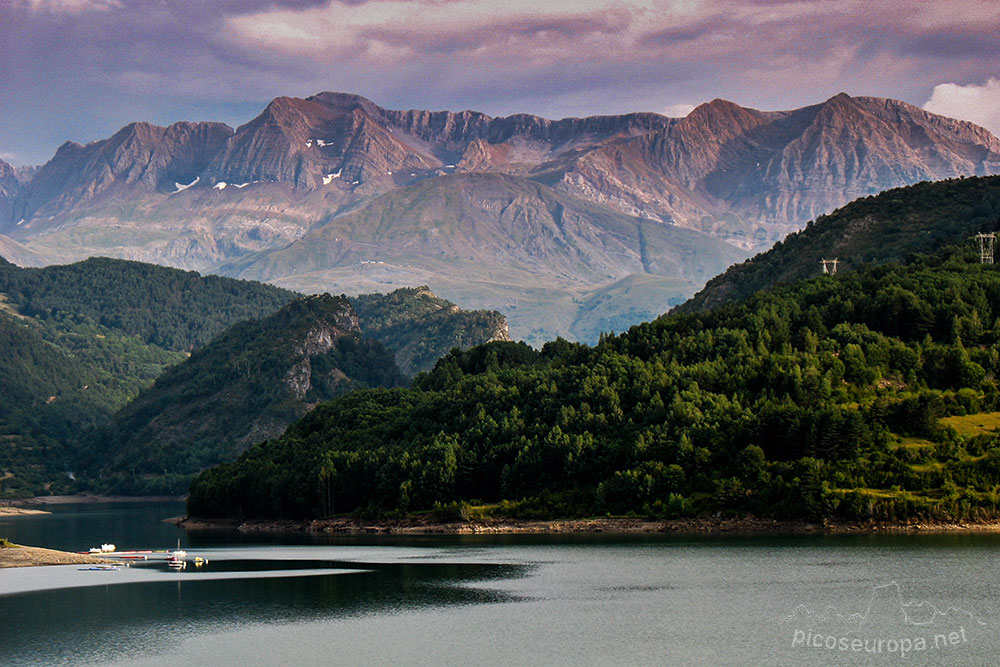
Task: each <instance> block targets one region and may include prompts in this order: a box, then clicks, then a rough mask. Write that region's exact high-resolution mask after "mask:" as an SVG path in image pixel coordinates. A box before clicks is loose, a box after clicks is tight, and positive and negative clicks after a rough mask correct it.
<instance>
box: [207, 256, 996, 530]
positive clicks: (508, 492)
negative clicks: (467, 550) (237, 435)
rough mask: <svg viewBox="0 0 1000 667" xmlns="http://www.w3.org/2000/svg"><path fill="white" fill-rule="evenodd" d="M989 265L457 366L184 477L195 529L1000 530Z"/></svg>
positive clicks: (882, 268) (824, 284)
mask: <svg viewBox="0 0 1000 667" xmlns="http://www.w3.org/2000/svg"><path fill="white" fill-rule="evenodd" d="M998 344H1000V268H998V267H997V266H994V265H982V264H980V263H979V256H978V252H977V251H976V249H975V248H973V247H972V245H971V243H965V244H963V245H960V246H953V247H949V248H946V249H944V250H941V251H940V252H937V253H935V254H933V255H913V256H911V257H910V258H909V259H908V261H906V262H904V263H887V264H882V265H878V266H870V267H867V268H862V269H860V270H857V271H852V272H845V273H840V274H838V275H836V276H820V277H816V278H813V279H811V280H806V281H801V282H798V283H795V284H793V285H787V286H782V287H779V288H776V289H773V290H771V291H767V292H761V293H758V294H755V295H753V296H751V297H750V298H749V299H747V300H745V301H742V302H739V303H728V304H726V305H723V306H721V307H718V308H715V309H713V310H708V311H704V312H698V313H690V314H671V315H667V316H664V317H661V318H660V319H658V320H656V321H654V322H651V323H647V324H642V325H640V326H636V327H633V328H631V329H630V330H629V331H628V332H626V333H624V334H622V335H618V336H606V337H604V338H603V339H602V340H601V341H600V343H599V344H598V345H596V346H595V347H593V348H589V347H586V346H583V345H578V344H572V343H568V342H566V341H562V340H557V341H555V342H552V343H549V344H547V345H545V346H544V347H543V348H542V349H541V350H540V351H535V350H533V349H531V348H529V347H528V346H526V345H523V344H517V343H502V342H497V343H490V344H487V345H483V346H479V347H476V348H473V349H471V350H468V351H465V352H460V351H453V352H452V353H450V354H449V355H447V356H446V357H444V358H442V359H441V360H440V361H439V362H438V363H437V365H436V366H435V368H434V369H433V371H431V372H428V373H424V374H421V375H419V376H417V377H416V379H415V380H414V381H413V386H412V387H411V388H410V389H379V390H362V391H357V392H354V393H352V394H349V395H347V396H344V397H341V398H339V399H336V400H333V401H330V402H327V403H324V404H322V405H320V406H319V407H317V408H316V409H315V410H313V411H312V412H311V413H309V414H308V415H306V416H305V417H304V418H303V419H302V420H300V421H299V422H298V423H297V424H295V425H293V426H292V427H290V428H289V429H288V431H287V432H286V433H285V435H284V436H283V437H281V438H279V439H277V440H273V441H269V442H265V443H262V444H259V445H257V446H255V447H253V448H252V449H250V450H249V451H247V452H246V453H245V454H243V455H242V456H241V457H240V459H239V460H238V461H236V462H235V463H230V464H225V465H222V466H219V467H218V468H215V469H212V470H208V471H206V472H204V473H202V474H201V475H199V476H198V477H197V478H196V479H195V481H194V483H193V484H192V486H191V495H190V497H189V501H188V502H189V511H190V513H191V514H192V515H194V516H225V517H243V518H245V517H254V518H256V517H270V518H314V517H322V516H326V515H332V514H342V513H352V512H353V513H360V514H363V515H370V516H382V517H391V516H398V515H400V514H402V513H408V512H409V513H412V512H420V511H432V512H437V513H439V514H441V515H442V516H444V515H455V516H464V517H469V516H476V515H480V516H489V515H496V516H509V517H519V518H556V517H569V516H595V515H605V514H613V515H618V514H629V513H632V514H638V515H643V516H649V517H654V518H671V517H684V516H692V515H702V514H713V515H715V514H722V515H735V516H742V515H746V514H753V515H758V516H771V517H777V518H781V519H808V520H823V519H837V520H848V521H858V520H870V519H875V520H889V521H897V520H914V519H928V520H950V521H957V520H975V519H983V518H996V517H1000V442H998V439H997V435H996V433H995V431H994V429H995V428H996V427H997V426H1000V389H998V384H997V378H998V377H1000V354H998V350H1000V348H998Z"/></svg>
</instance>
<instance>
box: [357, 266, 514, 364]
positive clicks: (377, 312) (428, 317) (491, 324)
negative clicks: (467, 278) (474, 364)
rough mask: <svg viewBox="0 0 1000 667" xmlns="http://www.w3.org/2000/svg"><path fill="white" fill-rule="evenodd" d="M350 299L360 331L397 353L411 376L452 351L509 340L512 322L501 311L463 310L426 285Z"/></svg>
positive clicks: (399, 362)
mask: <svg viewBox="0 0 1000 667" xmlns="http://www.w3.org/2000/svg"><path fill="white" fill-rule="evenodd" d="M350 301H351V305H353V306H354V310H355V311H356V312H357V314H358V322H359V323H360V325H361V330H362V331H364V332H365V335H367V336H371V337H372V338H374V339H375V340H377V341H379V342H380V343H382V344H383V345H385V346H386V347H387V348H389V349H390V350H392V352H393V354H395V355H396V363H397V364H398V365H399V369H400V371H402V372H403V374H404V375H406V376H407V377H411V376H413V375H416V374H417V373H418V372H420V371H429V370H430V369H432V368H433V367H434V363H435V362H436V361H437V360H438V359H440V358H441V357H443V356H444V355H445V354H447V353H448V352H449V351H450V350H452V349H453V348H456V347H457V348H467V347H472V346H473V345H479V344H482V343H486V342H488V341H490V340H510V337H509V336H508V334H507V320H506V319H504V316H503V315H501V314H500V313H498V312H496V311H492V310H461V309H460V308H459V307H458V306H456V305H455V304H453V303H452V302H450V301H447V300H445V299H442V298H440V297H438V296H436V295H435V294H434V293H433V292H431V291H430V288H428V287H427V286H426V285H425V286H422V287H404V288H401V289H398V290H395V291H393V292H390V293H389V294H362V295H360V296H355V297H351V298H350Z"/></svg>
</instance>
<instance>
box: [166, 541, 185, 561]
mask: <svg viewBox="0 0 1000 667" xmlns="http://www.w3.org/2000/svg"><path fill="white" fill-rule="evenodd" d="M170 555H171V556H173V557H174V558H184V557H185V556H187V555H188V554H187V552H186V551H184V550H183V549H181V541H180V539H178V540H177V550H176V551H173V552H171V554H170Z"/></svg>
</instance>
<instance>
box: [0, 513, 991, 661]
mask: <svg viewBox="0 0 1000 667" xmlns="http://www.w3.org/2000/svg"><path fill="white" fill-rule="evenodd" d="M52 510H53V514H51V515H46V516H26V517H0V537H7V538H8V539H10V540H12V541H14V542H20V543H22V544H31V545H36V546H46V547H51V548H57V549H66V550H84V549H87V548H89V547H91V546H96V545H99V544H101V543H102V542H109V541H110V542H114V543H115V544H117V545H118V548H119V549H120V550H122V549H149V548H152V549H160V548H174V547H176V545H177V540H178V539H180V540H181V543H182V545H183V547H184V548H185V549H186V550H187V552H188V557H189V558H194V556H202V557H204V558H207V559H208V564H207V565H205V566H204V567H201V568H196V567H194V565H193V563H190V564H189V566H188V568H187V569H185V570H183V571H180V572H172V571H169V569H168V568H166V566H165V565H163V564H162V563H147V564H140V565H135V566H133V567H130V568H127V569H124V570H123V571H120V572H98V571H83V570H80V569H78V566H59V567H44V568H18V569H5V570H0V664H3V665H22V664H23V665H45V664H73V665H75V664H122V665H181V664H184V665H241V666H247V665H325V664H345V665H356V664H369V665H386V664H424V665H467V664H476V665H549V664H559V665H581V664H583V665H589V664H602V665H604V664H614V665H646V664H649V665H663V664H670V665H687V664H705V665H718V664H724V665H752V664H767V665H775V664H777V665H812V664H815V665H825V664H941V665H958V664H963V665H964V664H973V665H975V664H981V665H993V664H997V661H998V657H997V656H998V655H1000V636H998V631H1000V623H998V621H1000V586H998V582H997V566H998V563H997V554H1000V535H990V534H985V535H968V534H946V535H896V536H892V535H876V536H794V537H788V536H782V537H765V536H754V537H716V538H705V537H697V538H691V537H684V538H682V537H676V536H661V535H657V536H620V537H613V536H603V535H598V536H433V537H382V536H364V537H327V536H319V537H312V536H308V535H302V534H297V533H293V534H286V535H281V536H264V537H261V536H256V535H255V536H252V537H246V536H240V535H238V534H235V533H225V532H221V533H200V532H199V533H190V534H188V533H185V532H184V531H183V530H180V529H178V528H176V527H174V526H172V525H170V524H166V523H163V521H162V520H163V519H164V518H167V517H170V516H176V515H178V514H181V513H182V512H183V507H182V506H181V505H180V504H169V503H168V504H115V505H66V506H55V507H53V508H52ZM852 615H853V616H852Z"/></svg>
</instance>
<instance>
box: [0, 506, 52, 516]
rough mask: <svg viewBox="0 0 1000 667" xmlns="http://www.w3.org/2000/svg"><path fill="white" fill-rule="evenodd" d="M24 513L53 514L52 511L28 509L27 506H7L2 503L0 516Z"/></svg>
mask: <svg viewBox="0 0 1000 667" xmlns="http://www.w3.org/2000/svg"><path fill="white" fill-rule="evenodd" d="M22 514H52V512H46V511H45V510H34V509H28V508H27V507H7V506H3V505H0V516H20V515H22Z"/></svg>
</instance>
